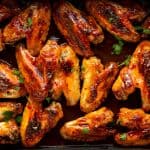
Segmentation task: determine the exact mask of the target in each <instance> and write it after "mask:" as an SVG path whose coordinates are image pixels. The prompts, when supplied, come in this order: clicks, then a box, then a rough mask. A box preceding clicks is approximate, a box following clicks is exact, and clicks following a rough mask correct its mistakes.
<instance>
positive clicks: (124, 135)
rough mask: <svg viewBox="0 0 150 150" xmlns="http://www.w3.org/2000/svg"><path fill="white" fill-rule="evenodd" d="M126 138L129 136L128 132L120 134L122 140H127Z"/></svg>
mask: <svg viewBox="0 0 150 150" xmlns="http://www.w3.org/2000/svg"><path fill="white" fill-rule="evenodd" d="M126 138H127V134H126V133H122V134H120V140H121V141H125V140H126Z"/></svg>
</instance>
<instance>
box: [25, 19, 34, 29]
mask: <svg viewBox="0 0 150 150" xmlns="http://www.w3.org/2000/svg"><path fill="white" fill-rule="evenodd" d="M31 26H32V18H30V17H28V18H27V22H26V23H25V24H24V26H23V29H28V28H30V27H31Z"/></svg>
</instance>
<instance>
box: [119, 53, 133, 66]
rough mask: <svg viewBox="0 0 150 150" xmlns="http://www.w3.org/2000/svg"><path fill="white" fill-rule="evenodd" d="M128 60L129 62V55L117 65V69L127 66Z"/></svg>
mask: <svg viewBox="0 0 150 150" xmlns="http://www.w3.org/2000/svg"><path fill="white" fill-rule="evenodd" d="M130 60H131V55H128V56H127V58H126V59H125V60H124V61H123V62H122V63H121V64H119V67H120V66H124V65H125V66H127V65H129V63H130Z"/></svg>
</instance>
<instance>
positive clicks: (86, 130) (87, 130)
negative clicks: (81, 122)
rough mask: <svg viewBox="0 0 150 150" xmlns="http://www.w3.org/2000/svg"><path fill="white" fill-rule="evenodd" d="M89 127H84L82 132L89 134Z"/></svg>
mask: <svg viewBox="0 0 150 150" xmlns="http://www.w3.org/2000/svg"><path fill="white" fill-rule="evenodd" d="M89 132H90V131H89V128H83V129H82V134H89Z"/></svg>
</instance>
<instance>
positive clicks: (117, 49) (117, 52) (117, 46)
mask: <svg viewBox="0 0 150 150" xmlns="http://www.w3.org/2000/svg"><path fill="white" fill-rule="evenodd" d="M115 38H116V40H117V41H118V43H116V44H113V46H112V49H113V52H112V54H115V55H120V54H121V52H122V49H123V46H124V42H123V41H122V39H120V38H119V37H117V36H115Z"/></svg>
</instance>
